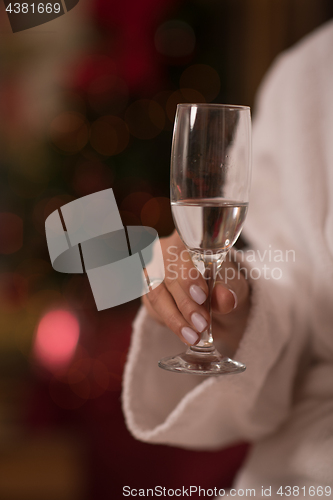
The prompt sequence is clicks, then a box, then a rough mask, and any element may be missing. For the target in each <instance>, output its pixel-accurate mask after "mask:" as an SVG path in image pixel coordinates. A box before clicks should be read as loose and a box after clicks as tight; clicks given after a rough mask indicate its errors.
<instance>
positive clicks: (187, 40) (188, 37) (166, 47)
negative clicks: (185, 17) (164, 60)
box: [155, 19, 195, 58]
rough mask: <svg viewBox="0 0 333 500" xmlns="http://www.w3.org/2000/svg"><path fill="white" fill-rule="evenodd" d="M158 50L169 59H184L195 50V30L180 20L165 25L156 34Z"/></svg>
mask: <svg viewBox="0 0 333 500" xmlns="http://www.w3.org/2000/svg"><path fill="white" fill-rule="evenodd" d="M155 47H156V50H157V51H158V52H159V53H160V54H162V55H164V56H167V57H171V58H178V57H179V58H183V57H185V56H189V55H190V54H192V52H193V51H194V48H195V33H194V31H193V28H192V27H191V26H190V25H189V24H188V23H186V22H184V21H179V20H178V19H175V20H171V21H167V22H166V23H163V24H162V25H161V26H159V28H158V29H157V31H156V34H155Z"/></svg>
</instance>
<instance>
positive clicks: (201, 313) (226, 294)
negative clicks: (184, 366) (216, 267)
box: [143, 231, 250, 356]
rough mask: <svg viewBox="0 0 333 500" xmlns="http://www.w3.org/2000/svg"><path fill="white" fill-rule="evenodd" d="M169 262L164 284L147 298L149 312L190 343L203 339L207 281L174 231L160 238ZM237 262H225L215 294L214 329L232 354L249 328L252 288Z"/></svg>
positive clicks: (215, 337)
mask: <svg viewBox="0 0 333 500" xmlns="http://www.w3.org/2000/svg"><path fill="white" fill-rule="evenodd" d="M160 242H161V246H162V252H163V259H164V265H165V279H164V281H163V283H162V284H160V285H159V286H158V287H156V288H154V290H151V291H150V292H149V293H148V294H146V295H145V296H144V297H143V303H144V305H145V307H146V308H147V310H148V313H149V314H150V315H151V316H152V317H153V318H155V319H156V320H157V321H159V322H160V323H162V324H165V325H166V326H167V327H168V328H170V330H172V331H173V332H174V333H175V334H176V335H178V337H179V338H180V339H181V340H182V341H183V342H184V343H185V344H187V345H195V344H196V343H197V342H199V340H200V333H201V332H202V331H204V330H205V329H206V328H207V326H208V324H209V322H210V317H209V314H208V311H207V309H206V307H205V304H204V303H205V300H206V298H207V294H208V288H207V284H206V281H205V280H204V278H203V277H202V276H201V274H200V273H199V271H198V270H197V269H196V268H195V267H194V265H193V263H192V261H191V258H190V255H189V253H188V251H187V250H186V248H185V246H184V244H183V243H182V241H181V239H180V238H179V236H178V233H177V232H176V231H174V233H173V234H172V235H171V236H169V237H168V238H162V239H161V240H160ZM237 271H238V270H237V266H236V264H234V263H232V262H229V261H227V262H224V263H223V266H222V268H221V271H220V273H219V275H220V276H221V275H222V276H223V277H227V278H228V279H227V283H222V281H221V278H220V277H219V275H218V277H217V280H216V285H215V288H214V292H213V297H212V308H213V323H214V326H213V332H214V340H215V341H219V340H221V341H223V343H224V346H225V347H224V349H227V351H228V352H226V351H224V352H225V353H226V354H227V355H230V356H231V355H232V354H233V352H234V351H235V350H236V349H237V347H238V344H239V341H240V339H241V337H242V335H243V332H244V330H245V327H246V323H247V318H248V314H249V310H250V287H249V284H248V283H247V281H246V279H245V277H244V276H243V275H242V274H241V273H239V272H237Z"/></svg>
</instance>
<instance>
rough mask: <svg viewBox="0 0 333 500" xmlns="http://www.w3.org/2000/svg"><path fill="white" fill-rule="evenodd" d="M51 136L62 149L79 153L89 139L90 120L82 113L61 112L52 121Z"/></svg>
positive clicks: (54, 142)
mask: <svg viewBox="0 0 333 500" xmlns="http://www.w3.org/2000/svg"><path fill="white" fill-rule="evenodd" d="M50 138H51V141H52V143H53V144H54V145H55V146H56V147H57V148H58V149H60V150H61V151H63V152H65V153H68V154H74V153H78V152H79V151H81V149H83V148H84V147H85V145H86V144H87V142H88V139H89V126H88V122H87V120H86V118H85V117H84V116H83V115H82V114H80V113H75V112H73V111H69V112H64V113H60V114H59V115H58V116H57V117H56V118H54V119H53V120H52V122H51V125H50Z"/></svg>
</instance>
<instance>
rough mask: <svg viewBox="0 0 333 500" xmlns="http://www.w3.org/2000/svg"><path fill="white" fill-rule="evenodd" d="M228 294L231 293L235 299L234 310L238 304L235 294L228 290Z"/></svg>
mask: <svg viewBox="0 0 333 500" xmlns="http://www.w3.org/2000/svg"><path fill="white" fill-rule="evenodd" d="M229 292H231V293H232V295H233V297H234V299H235V303H234V309H236V307H237V304H238V299H237V295H236V294H235V292H234V291H233V290H230V288H229Z"/></svg>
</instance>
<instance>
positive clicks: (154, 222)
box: [141, 196, 174, 236]
mask: <svg viewBox="0 0 333 500" xmlns="http://www.w3.org/2000/svg"><path fill="white" fill-rule="evenodd" d="M141 223H142V225H143V226H149V227H153V228H154V229H156V231H157V232H158V234H159V236H167V235H169V234H170V233H171V232H172V231H173V229H174V224H173V219H172V214H171V206H170V199H169V198H166V197H164V196H161V197H157V198H152V199H151V200H149V201H147V203H145V205H144V207H143V208H142V210H141Z"/></svg>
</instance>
